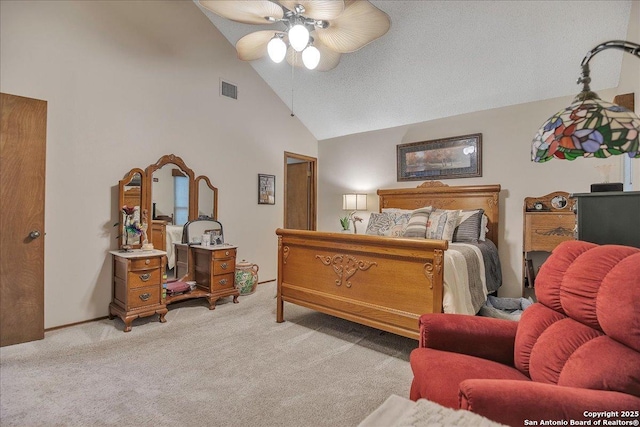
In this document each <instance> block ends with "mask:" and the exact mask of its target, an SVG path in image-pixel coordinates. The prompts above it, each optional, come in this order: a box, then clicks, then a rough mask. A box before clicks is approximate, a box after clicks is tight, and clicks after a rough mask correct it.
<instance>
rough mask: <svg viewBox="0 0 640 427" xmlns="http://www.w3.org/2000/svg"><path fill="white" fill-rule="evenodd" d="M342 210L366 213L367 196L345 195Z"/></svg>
mask: <svg viewBox="0 0 640 427" xmlns="http://www.w3.org/2000/svg"><path fill="white" fill-rule="evenodd" d="M342 209H344V210H345V211H365V210H367V195H366V194H343V195H342Z"/></svg>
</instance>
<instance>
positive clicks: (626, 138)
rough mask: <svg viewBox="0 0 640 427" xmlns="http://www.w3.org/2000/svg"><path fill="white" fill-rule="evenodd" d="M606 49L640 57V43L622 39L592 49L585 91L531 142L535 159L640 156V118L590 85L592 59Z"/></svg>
mask: <svg viewBox="0 0 640 427" xmlns="http://www.w3.org/2000/svg"><path fill="white" fill-rule="evenodd" d="M605 49H619V50H623V51H625V52H627V53H630V54H632V55H634V56H636V57H638V58H640V44H637V43H631V42H628V41H622V40H611V41H608V42H605V43H602V44H600V45H598V46H596V47H595V48H593V49H592V50H590V51H589V52H588V53H587V55H586V56H585V57H584V59H583V60H582V63H581V66H582V74H581V75H580V77H579V78H578V84H580V83H582V85H583V88H582V92H580V93H579V94H578V96H576V97H575V99H574V100H573V103H572V104H571V105H569V106H568V107H567V108H565V109H564V110H562V111H559V112H558V113H556V114H555V115H553V116H552V117H551V118H550V119H549V120H547V121H546V122H545V123H544V124H543V125H542V127H541V128H540V129H539V130H538V133H537V134H536V136H535V138H534V139H533V143H532V146H531V160H533V161H534V162H546V161H547V160H550V159H552V158H554V157H555V158H558V159H566V160H574V159H576V158H578V157H596V158H606V157H609V156H612V155H616V154H627V155H628V156H629V157H631V158H640V136H639V135H640V118H638V116H636V115H635V113H634V112H633V111H629V110H628V109H626V108H624V107H620V106H618V105H615V104H612V103H609V102H605V101H602V100H601V99H600V98H599V97H598V95H596V94H595V93H594V92H592V91H591V89H590V88H589V83H590V82H591V77H590V76H589V60H591V58H593V56H595V54H597V53H598V52H601V51H603V50H605Z"/></svg>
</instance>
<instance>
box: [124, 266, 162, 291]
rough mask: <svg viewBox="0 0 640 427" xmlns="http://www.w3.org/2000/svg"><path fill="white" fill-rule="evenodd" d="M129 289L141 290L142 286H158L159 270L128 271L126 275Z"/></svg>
mask: <svg viewBox="0 0 640 427" xmlns="http://www.w3.org/2000/svg"><path fill="white" fill-rule="evenodd" d="M128 279H129V280H128V283H129V288H130V289H133V288H141V287H144V286H151V285H156V286H157V285H160V269H159V268H156V269H155V270H147V271H144V270H143V271H130V272H129V273H128Z"/></svg>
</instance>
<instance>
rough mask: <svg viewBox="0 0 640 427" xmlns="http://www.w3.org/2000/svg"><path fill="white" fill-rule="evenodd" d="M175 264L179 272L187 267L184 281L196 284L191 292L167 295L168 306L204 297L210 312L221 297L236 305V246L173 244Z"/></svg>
mask: <svg viewBox="0 0 640 427" xmlns="http://www.w3.org/2000/svg"><path fill="white" fill-rule="evenodd" d="M185 257H187V259H186V260H185ZM185 264H186V265H185ZM176 265H177V266H178V268H179V269H180V270H183V269H185V268H186V271H187V276H186V278H185V279H184V280H192V281H195V282H196V283H197V285H196V289H195V290H193V291H190V292H186V293H184V294H181V295H175V296H167V299H166V303H167V304H170V303H172V302H176V301H180V300H184V299H189V298H207V300H208V302H209V309H210V310H213V309H215V307H216V301H217V300H219V299H220V298H224V297H227V296H233V302H234V303H237V302H238V296H239V295H240V293H239V291H238V290H237V289H236V288H235V286H234V278H235V270H236V247H235V246H232V245H228V244H225V245H215V246H199V245H187V244H176Z"/></svg>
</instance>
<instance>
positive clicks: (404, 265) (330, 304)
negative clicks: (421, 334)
mask: <svg viewBox="0 0 640 427" xmlns="http://www.w3.org/2000/svg"><path fill="white" fill-rule="evenodd" d="M499 193H500V185H473V186H448V185H446V184H443V183H442V182H439V181H427V182H424V183H422V184H420V185H419V186H418V187H417V188H399V189H389V190H378V196H379V197H380V200H379V202H380V203H379V205H380V208H381V209H383V208H400V209H417V208H420V207H423V206H432V207H434V208H439V209H463V210H464V209H483V210H484V214H485V216H486V218H487V225H486V227H487V231H486V238H487V239H489V240H491V241H493V243H495V244H496V246H498V224H499V217H500V215H499V203H498V200H499ZM276 234H277V235H278V306H277V321H278V322H282V321H284V312H283V310H284V302H285V301H287V302H290V303H294V304H298V305H302V306H305V307H308V308H311V309H314V310H318V311H321V312H323V313H327V314H331V315H333V316H337V317H341V318H343V319H347V320H351V321H354V322H358V323H361V324H364V325H368V326H372V327H374V328H378V329H382V330H384V331H388V332H392V333H395V334H398V335H404V336H407V337H410V338H415V339H418V317H419V316H420V315H422V314H424V313H439V312H441V311H442V297H443V258H444V251H446V250H447V248H448V242H447V241H444V240H426V239H424V240H422V239H404V238H397V237H382V236H368V235H355V234H343V233H325V232H317V231H301V230H283V229H278V230H276Z"/></svg>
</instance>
